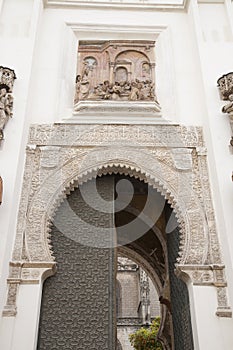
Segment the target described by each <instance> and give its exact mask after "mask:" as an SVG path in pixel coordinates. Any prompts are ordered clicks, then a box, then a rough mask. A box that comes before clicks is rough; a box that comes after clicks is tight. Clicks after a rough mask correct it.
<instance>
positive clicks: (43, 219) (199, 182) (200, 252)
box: [13, 124, 231, 316]
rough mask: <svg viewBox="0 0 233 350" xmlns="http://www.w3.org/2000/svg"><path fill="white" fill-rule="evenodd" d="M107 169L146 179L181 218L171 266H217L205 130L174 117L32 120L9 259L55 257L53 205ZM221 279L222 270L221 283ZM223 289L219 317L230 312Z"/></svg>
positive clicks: (182, 271)
mask: <svg viewBox="0 0 233 350" xmlns="http://www.w3.org/2000/svg"><path fill="white" fill-rule="evenodd" d="M177 148H178V149H179V151H175V149H177ZM182 153H183V154H184V163H183V164H182ZM54 155H56V156H54ZM111 173H120V174H125V175H130V176H133V177H135V178H139V179H140V180H142V181H145V182H147V183H149V184H150V185H151V186H152V187H153V188H155V189H157V191H159V192H160V193H161V194H162V195H163V196H164V197H165V199H166V200H167V201H168V203H169V204H170V205H171V207H172V208H173V210H174V213H175V215H176V218H177V221H178V224H179V234H180V244H179V254H178V258H177V261H176V263H177V265H176V266H177V267H176V268H177V271H178V272H179V273H180V276H181V277H182V278H185V276H187V274H188V273H187V268H189V267H190V266H192V267H193V269H195V270H196V271H197V272H198V269H199V268H203V266H204V267H205V268H207V269H209V270H210V271H212V270H213V266H215V265H216V266H222V258H221V254H220V246H219V242H218V236H217V232H216V225H215V216H214V210H213V205H212V199H211V191H210V184H209V176H208V169H207V160H206V150H205V145H204V141H203V134H202V129H201V128H200V127H186V126H180V125H172V124H164V125H161V124H160V125H120V124H119V125H101V126H99V125H84V124H82V125H77V124H75V125H69V124H54V125H50V124H48V125H33V126H32V127H31V128H30V132H29V141H28V148H27V157H26V164H25V172H24V182H23V190H22V195H21V202H20V209H19V214H18V225H17V234H16V240H15V247H14V251H13V262H21V261H25V260H28V261H30V262H33V263H38V262H40V263H46V262H47V263H48V262H49V263H50V264H51V262H54V258H53V255H52V251H51V247H50V236H49V234H50V226H51V220H52V218H53V216H54V213H55V211H56V209H57V207H58V206H59V205H60V203H61V201H62V200H63V199H64V198H65V197H66V196H67V195H68V194H69V193H70V192H71V191H72V190H73V189H74V187H75V186H79V185H80V184H82V183H84V182H86V181H87V180H88V179H92V178H96V177H97V176H98V175H104V174H111ZM26 213H27V215H25V214H26ZM225 282H226V281H225V277H224V274H223V273H222V274H221V283H222V284H224V287H221V288H223V290H225V289H226V283H225ZM203 285H205V283H204V284H203ZM212 285H215V284H214V281H213V283H212ZM216 287H217V286H216ZM217 288H218V287H217ZM223 295H224V293H223V292H221V309H222V308H223V304H224V305H225V309H224V310H226V311H227V312H226V313H225V311H224V313H223V314H222V316H226V315H228V316H231V311H230V309H228V303H227V297H226V293H225V297H222V296H223ZM218 315H220V316H221V313H220V314H219V313H218Z"/></svg>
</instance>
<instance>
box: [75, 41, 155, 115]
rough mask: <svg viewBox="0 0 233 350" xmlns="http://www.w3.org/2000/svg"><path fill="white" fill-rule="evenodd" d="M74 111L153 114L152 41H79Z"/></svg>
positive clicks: (153, 43) (153, 66)
mask: <svg viewBox="0 0 233 350" xmlns="http://www.w3.org/2000/svg"><path fill="white" fill-rule="evenodd" d="M74 105H75V106H74V111H75V112H76V113H87V114H90V113H102V114H104V113H110V112H111V114H116V113H118V114H119V113H120V114H122V113H123V114H124V113H126V112H127V113H128V112H130V113H133V114H138V113H139V114H141V113H142V112H143V113H144V114H145V113H146V114H148V115H156V116H157V117H158V113H159V112H160V106H159V103H158V101H157V98H156V94H155V41H151V40H150V41H149V40H108V41H100V40H99V41H80V42H79V48H78V62H77V75H76V89H75V98H74Z"/></svg>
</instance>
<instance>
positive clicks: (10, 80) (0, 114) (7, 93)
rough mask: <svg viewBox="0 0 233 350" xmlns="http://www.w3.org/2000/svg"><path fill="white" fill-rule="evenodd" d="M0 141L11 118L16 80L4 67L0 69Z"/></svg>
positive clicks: (12, 73) (13, 74) (13, 73)
mask: <svg viewBox="0 0 233 350" xmlns="http://www.w3.org/2000/svg"><path fill="white" fill-rule="evenodd" d="M0 73H1V76H0V141H1V140H3V139H4V134H3V130H4V128H5V126H6V124H7V122H8V120H9V118H11V117H12V110H13V96H12V89H13V85H14V80H15V79H16V76H15V72H14V71H13V70H12V69H9V68H6V67H0Z"/></svg>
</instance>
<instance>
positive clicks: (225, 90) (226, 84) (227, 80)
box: [217, 72, 233, 152]
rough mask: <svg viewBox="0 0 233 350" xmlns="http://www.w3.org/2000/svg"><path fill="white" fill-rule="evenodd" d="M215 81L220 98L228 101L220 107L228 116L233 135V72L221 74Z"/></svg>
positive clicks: (232, 139)
mask: <svg viewBox="0 0 233 350" xmlns="http://www.w3.org/2000/svg"><path fill="white" fill-rule="evenodd" d="M217 83H218V89H219V93H220V97H221V99H222V100H224V101H228V103H227V104H226V105H225V106H223V107H222V112H223V113H226V114H228V116H229V120H230V127H231V133H232V135H233V72H230V73H228V74H224V75H223V76H221V78H219V79H218V81H217ZM230 149H231V152H233V136H231V139H230Z"/></svg>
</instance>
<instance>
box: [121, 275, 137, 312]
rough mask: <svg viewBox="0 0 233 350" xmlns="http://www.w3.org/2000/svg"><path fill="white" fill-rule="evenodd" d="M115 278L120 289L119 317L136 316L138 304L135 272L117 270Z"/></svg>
mask: <svg viewBox="0 0 233 350" xmlns="http://www.w3.org/2000/svg"><path fill="white" fill-rule="evenodd" d="M117 279H118V281H119V282H120V284H121V290H122V315H121V317H137V316H138V313H137V309H138V304H139V280H138V273H137V272H127V271H124V272H118V274H117Z"/></svg>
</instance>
